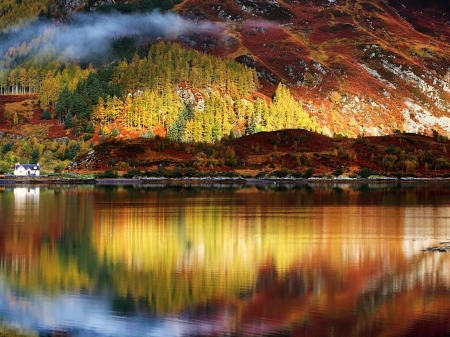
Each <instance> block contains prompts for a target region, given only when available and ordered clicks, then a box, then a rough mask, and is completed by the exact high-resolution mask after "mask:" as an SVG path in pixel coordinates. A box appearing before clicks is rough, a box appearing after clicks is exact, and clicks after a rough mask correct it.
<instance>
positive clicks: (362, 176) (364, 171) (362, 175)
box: [358, 167, 374, 179]
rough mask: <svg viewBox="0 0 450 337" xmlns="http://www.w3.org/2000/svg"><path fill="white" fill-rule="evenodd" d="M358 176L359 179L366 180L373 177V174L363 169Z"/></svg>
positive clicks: (369, 170)
mask: <svg viewBox="0 0 450 337" xmlns="http://www.w3.org/2000/svg"><path fill="white" fill-rule="evenodd" d="M358 174H359V176H360V177H361V178H363V179H366V178H369V177H370V176H371V175H373V174H374V172H373V171H372V170H371V169H368V168H366V167H364V168H362V169H361V170H360V171H359V172H358Z"/></svg>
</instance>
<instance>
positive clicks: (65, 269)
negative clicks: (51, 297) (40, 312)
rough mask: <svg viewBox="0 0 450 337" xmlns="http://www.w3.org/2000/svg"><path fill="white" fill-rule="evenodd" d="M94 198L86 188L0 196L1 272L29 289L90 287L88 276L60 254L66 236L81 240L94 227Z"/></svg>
mask: <svg viewBox="0 0 450 337" xmlns="http://www.w3.org/2000/svg"><path fill="white" fill-rule="evenodd" d="M91 197H92V195H91V194H89V193H86V190H84V189H78V188H71V189H70V188H69V189H64V190H59V189H47V188H45V187H44V188H42V187H41V188H39V187H18V188H11V189H6V190H5V191H3V192H2V193H1V194H0V224H1V226H0V261H1V264H0V269H1V272H2V273H3V274H6V275H8V277H9V279H10V280H11V282H12V283H13V284H15V285H16V286H20V287H21V289H24V290H28V291H29V290H37V289H46V290H49V291H58V290H59V289H81V288H85V289H87V288H88V283H89V282H88V280H87V279H86V274H85V273H84V272H81V271H79V270H78V267H77V263H76V261H75V260H74V259H73V257H72V258H71V259H66V257H65V256H61V251H59V250H58V243H59V242H60V241H61V239H62V237H63V236H66V237H72V239H77V240H78V239H79V237H80V235H81V233H82V232H83V231H84V230H85V226H86V225H88V224H91V223H92V205H91V204H92V200H91Z"/></svg>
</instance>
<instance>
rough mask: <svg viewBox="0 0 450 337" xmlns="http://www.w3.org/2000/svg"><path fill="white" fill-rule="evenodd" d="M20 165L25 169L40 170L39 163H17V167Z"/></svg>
mask: <svg viewBox="0 0 450 337" xmlns="http://www.w3.org/2000/svg"><path fill="white" fill-rule="evenodd" d="M18 166H22V167H23V168H24V169H25V170H40V169H41V167H40V166H39V164H16V169H17V168H18Z"/></svg>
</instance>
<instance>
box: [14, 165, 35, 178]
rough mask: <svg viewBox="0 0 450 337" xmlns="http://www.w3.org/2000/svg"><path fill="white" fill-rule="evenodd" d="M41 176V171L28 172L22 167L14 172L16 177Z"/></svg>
mask: <svg viewBox="0 0 450 337" xmlns="http://www.w3.org/2000/svg"><path fill="white" fill-rule="evenodd" d="M28 171H30V174H28ZM39 174H40V171H39V170H26V169H25V168H23V167H22V166H21V167H19V168H18V169H17V170H14V175H15V176H38V175H39Z"/></svg>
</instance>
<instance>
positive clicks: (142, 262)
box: [0, 187, 450, 336]
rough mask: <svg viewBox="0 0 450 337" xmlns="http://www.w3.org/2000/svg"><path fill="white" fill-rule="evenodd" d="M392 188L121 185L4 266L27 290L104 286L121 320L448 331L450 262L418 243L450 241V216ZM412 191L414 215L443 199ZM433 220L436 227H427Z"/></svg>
mask: <svg viewBox="0 0 450 337" xmlns="http://www.w3.org/2000/svg"><path fill="white" fill-rule="evenodd" d="M395 188H397V187H395ZM103 192H105V194H103ZM385 192H386V191H383V190H376V191H373V192H370V191H369V192H367V193H364V194H363V195H362V194H361V193H359V192H356V191H353V190H351V189H348V188H343V187H340V189H339V193H335V191H333V189H324V190H316V191H314V192H312V191H311V190H306V189H302V188H300V189H285V190H284V191H271V190H259V191H258V190H257V189H256V188H246V189H242V190H217V189H203V190H196V189H189V190H188V191H187V192H186V193H185V190H184V189H183V188H178V189H176V190H175V189H174V190H172V189H159V190H158V189H149V190H145V189H124V188H115V189H112V190H107V191H106V190H97V191H96V193H97V194H96V195H95V198H93V197H92V195H90V194H89V195H86V196H85V197H81V196H79V195H78V194H74V195H72V196H71V197H70V198H73V199H72V200H71V202H74V203H82V204H83V205H89V204H90V205H92V204H93V202H94V201H95V204H96V209H95V211H93V210H92V209H91V210H89V209H87V210H85V211H84V212H85V213H84V214H90V215H92V216H91V217H89V216H87V215H86V216H85V215H80V214H78V215H75V211H76V208H75V207H74V208H73V210H71V208H70V207H69V208H68V209H67V210H66V212H69V213H70V214H71V215H73V216H78V219H77V220H76V222H73V223H71V222H69V223H68V224H67V225H65V226H61V227H56V226H55V227H56V228H59V231H55V233H59V234H55V233H54V232H53V231H51V230H49V229H48V226H47V225H46V224H47V223H46V222H45V221H44V223H43V224H42V226H43V227H41V228H40V229H41V231H40V232H39V231H37V232H39V238H41V239H40V241H39V243H36V242H34V241H30V239H29V238H30V237H32V236H31V235H30V234H29V233H28V234H27V233H26V231H23V230H21V232H20V235H11V233H13V232H14V231H12V232H11V233H10V232H8V233H2V234H1V235H2V236H0V239H3V240H4V243H5V245H4V246H3V247H7V248H6V249H5V248H4V251H3V252H2V260H1V264H0V268H1V270H2V273H3V274H6V275H7V276H8V278H9V279H10V280H11V281H12V282H13V283H14V284H16V285H18V286H20V287H21V288H22V289H25V290H31V291H32V290H35V289H46V290H48V291H53V290H54V291H58V290H61V289H64V290H71V291H78V292H81V291H90V292H96V293H97V291H100V290H102V291H103V292H102V293H107V294H108V296H111V298H112V300H111V307H112V309H113V310H114V311H115V312H116V313H121V314H124V315H126V314H131V313H135V312H136V311H139V312H146V313H157V314H169V313H170V314H172V313H183V314H184V315H186V316H188V317H190V318H192V319H196V317H197V315H198V317H200V318H201V319H205V320H214V319H216V318H217V317H225V318H226V319H228V320H229V322H230V325H231V326H233V327H234V329H235V330H236V332H237V333H241V332H242V334H257V333H266V332H270V331H276V332H280V331H281V332H286V331H287V333H293V334H294V335H307V334H310V335H316V336H317V335H330V334H331V332H332V331H334V334H335V335H342V336H344V335H361V336H363V335H364V336H370V335H376V336H378V335H383V334H386V335H396V334H397V335H401V334H402V332H404V331H406V329H416V328H419V325H420V327H423V326H425V327H428V328H429V329H434V328H435V329H444V327H445V323H443V324H444V325H443V327H440V326H438V323H436V322H435V321H436V320H435V319H431V318H430V316H432V315H433V314H436V315H442V313H449V314H450V299H449V296H450V295H449V291H448V290H449V289H448V288H449V285H450V268H449V267H450V255H445V254H434V253H422V252H420V251H419V249H420V248H421V247H417V246H414V247H413V248H414V249H408V244H411V240H410V239H411V238H416V237H430V236H431V237H450V229H449V228H448V226H444V225H443V224H445V222H443V221H445V219H447V218H448V213H447V212H448V211H447V210H446V209H445V208H444V207H440V208H437V207H435V208H427V209H426V210H424V209H422V208H420V207H399V208H396V207H392V206H390V205H391V202H392V201H393V200H392V198H393V197H392V195H391V194H389V193H385ZM395 193H397V192H395ZM395 193H394V195H395ZM398 193H399V196H400V197H401V198H403V200H404V202H405V203H407V204H409V205H412V206H414V205H417V204H419V205H420V204H421V203H424V202H425V203H431V202H434V201H435V200H436V195H435V194H433V193H430V194H426V195H422V194H419V195H417V196H415V197H412V196H411V195H410V193H413V192H411V191H410V190H405V191H400V192H398ZM180 195H181V197H180ZM437 195H438V196H439V194H437ZM67 197H68V196H67ZM441 198H443V199H444V200H445V198H448V196H447V195H442V194H441ZM41 200H42V197H41ZM58 205H59V206H60V207H68V206H63V205H64V203H63V202H61V201H58ZM386 205H388V206H386ZM41 214H43V212H39V216H41ZM81 214H83V212H82V213H81ZM46 216H48V215H46ZM431 216H433V217H434V218H433V220H432V221H430V222H429V223H428V224H427V226H425V227H424V226H423V224H422V223H420V219H421V218H430V217H431ZM382 217H384V218H383V219H384V220H386V219H387V221H389V223H384V222H383V221H382V220H381V221H380V218H382ZM66 218H67V217H66V216H64V219H66ZM280 219H282V221H280ZM443 219H444V220H443ZM92 224H93V225H92ZM31 228H33V226H31ZM34 228H38V229H39V226H37V227H34ZM52 228H53V227H52ZM61 228H62V229H61ZM44 237H45V240H44V239H42V238H44ZM23 240H25V241H23ZM23 242H26V244H23ZM30 242H34V243H33V244H32V245H31V246H30V247H31V248H29V246H28V245H29V244H31V243H30ZM23 247H27V249H25V250H23V249H24V248H23ZM21 251H25V252H26V253H24V254H22V255H20V254H19V252H21ZM18 256H19V258H18V259H17V257H18ZM27 261H28V262H27ZM31 262H32V263H31ZM98 293H100V292H98ZM393 312H394V313H395V315H393V314H392V313H393ZM225 318H224V319H225ZM447 330H449V327H448V326H447ZM430 331H431V330H430ZM436 331H437V330H436ZM436 335H438V333H436Z"/></svg>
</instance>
